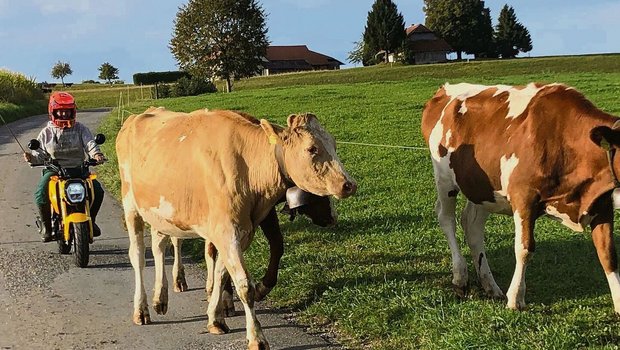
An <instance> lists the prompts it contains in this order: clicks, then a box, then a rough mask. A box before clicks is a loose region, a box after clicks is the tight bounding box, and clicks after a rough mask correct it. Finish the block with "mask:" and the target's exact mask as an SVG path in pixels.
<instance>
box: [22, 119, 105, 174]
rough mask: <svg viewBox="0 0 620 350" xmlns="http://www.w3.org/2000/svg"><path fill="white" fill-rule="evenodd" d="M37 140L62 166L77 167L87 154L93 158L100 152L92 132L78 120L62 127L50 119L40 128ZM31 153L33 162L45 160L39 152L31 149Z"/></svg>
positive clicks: (85, 158)
mask: <svg viewBox="0 0 620 350" xmlns="http://www.w3.org/2000/svg"><path fill="white" fill-rule="evenodd" d="M37 140H39V142H41V148H42V149H43V150H45V151H46V152H47V153H49V155H50V156H51V157H52V159H55V160H57V161H58V163H59V164H60V166H62V167H63V168H72V167H79V166H80V165H82V164H83V163H84V161H85V160H87V159H88V157H87V155H89V156H90V157H91V158H93V157H94V156H95V154H97V153H101V150H100V149H99V145H97V143H96V142H95V139H94V137H93V134H92V133H91V132H90V130H88V128H87V127H86V126H85V125H84V124H81V123H80V122H76V123H75V125H74V126H73V127H71V128H64V129H63V128H59V127H57V126H56V125H54V123H52V122H51V121H50V122H48V123H47V125H46V126H45V128H43V130H41V132H40V133H39V136H37ZM32 155H33V156H34V158H35V159H34V160H33V163H41V162H43V161H44V160H45V157H44V155H43V154H42V153H41V152H37V151H32Z"/></svg>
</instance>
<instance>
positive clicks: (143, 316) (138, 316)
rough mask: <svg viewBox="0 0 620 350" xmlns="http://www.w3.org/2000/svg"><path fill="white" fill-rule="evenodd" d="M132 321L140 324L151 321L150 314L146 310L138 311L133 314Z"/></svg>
mask: <svg viewBox="0 0 620 350" xmlns="http://www.w3.org/2000/svg"><path fill="white" fill-rule="evenodd" d="M133 323H135V324H137V325H139V326H142V325H146V324H150V323H151V316H150V315H149V312H148V311H138V312H134V314H133Z"/></svg>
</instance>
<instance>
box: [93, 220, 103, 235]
mask: <svg viewBox="0 0 620 350" xmlns="http://www.w3.org/2000/svg"><path fill="white" fill-rule="evenodd" d="M99 236H101V229H100V228H99V226H97V224H96V223H94V222H93V237H99Z"/></svg>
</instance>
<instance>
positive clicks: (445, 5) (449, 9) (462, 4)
mask: <svg viewBox="0 0 620 350" xmlns="http://www.w3.org/2000/svg"><path fill="white" fill-rule="evenodd" d="M424 12H425V13H426V23H425V25H426V26H427V27H428V28H429V29H430V30H432V31H434V32H435V33H436V34H437V35H439V36H440V37H442V38H443V39H445V40H446V41H447V42H448V43H449V44H450V46H452V48H454V50H455V51H456V55H457V58H458V59H459V60H460V59H461V58H462V53H463V51H465V52H466V53H469V54H474V55H481V54H483V53H485V52H487V51H493V50H491V47H490V46H489V44H490V43H492V42H493V26H492V25H491V15H490V11H489V9H488V8H485V7H484V1H481V0H424Z"/></svg>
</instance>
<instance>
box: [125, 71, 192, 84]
mask: <svg viewBox="0 0 620 350" xmlns="http://www.w3.org/2000/svg"><path fill="white" fill-rule="evenodd" d="M187 76H189V74H188V73H187V72H182V71H169V72H148V73H136V74H134V75H133V83H134V84H135V85H140V84H142V85H151V84H158V83H174V82H175V81H177V80H179V78H181V77H187Z"/></svg>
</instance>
